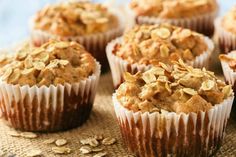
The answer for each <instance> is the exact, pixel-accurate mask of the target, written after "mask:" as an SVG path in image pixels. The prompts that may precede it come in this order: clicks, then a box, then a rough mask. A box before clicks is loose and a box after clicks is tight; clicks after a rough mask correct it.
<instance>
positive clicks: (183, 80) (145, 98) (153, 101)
mask: <svg viewBox="0 0 236 157" xmlns="http://www.w3.org/2000/svg"><path fill="white" fill-rule="evenodd" d="M124 79H125V82H124V83H122V84H121V85H120V87H119V88H118V89H117V91H116V98H117V100H118V101H119V102H120V103H121V105H122V106H124V107H125V108H127V109H129V110H132V111H134V112H137V111H141V112H160V113H161V112H166V111H167V112H176V113H181V112H183V113H190V112H195V113H198V112H199V111H207V110H209V109H211V108H212V107H213V106H214V105H216V104H219V103H221V102H223V100H224V99H226V98H228V97H230V96H232V95H233V92H232V87H231V85H226V84H225V83H224V82H223V81H221V80H218V79H217V78H216V77H215V75H214V73H213V72H210V71H207V70H206V69H204V68H203V69H194V68H192V67H191V66H187V65H186V64H184V63H183V61H182V60H179V61H178V62H176V61H175V62H174V63H173V65H172V66H169V65H166V64H164V63H160V65H159V66H154V67H152V68H151V69H150V70H148V71H146V72H144V73H141V72H138V73H136V74H135V75H131V74H129V73H125V74H124Z"/></svg>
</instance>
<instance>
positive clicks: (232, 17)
mask: <svg viewBox="0 0 236 157" xmlns="http://www.w3.org/2000/svg"><path fill="white" fill-rule="evenodd" d="M221 25H222V26H223V27H224V29H226V30H227V31H229V32H232V33H234V34H236V28H235V26H236V6H235V7H233V9H231V10H230V11H229V12H228V13H226V15H225V16H224V17H223V19H222V22H221Z"/></svg>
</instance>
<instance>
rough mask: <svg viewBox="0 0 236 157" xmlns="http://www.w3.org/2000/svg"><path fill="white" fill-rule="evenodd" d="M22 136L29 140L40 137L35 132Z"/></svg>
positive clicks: (23, 133) (25, 133)
mask: <svg viewBox="0 0 236 157" xmlns="http://www.w3.org/2000/svg"><path fill="white" fill-rule="evenodd" d="M20 136H21V137H24V138H29V139H34V138H37V137H38V135H37V134H35V133H33V132H22V133H20Z"/></svg>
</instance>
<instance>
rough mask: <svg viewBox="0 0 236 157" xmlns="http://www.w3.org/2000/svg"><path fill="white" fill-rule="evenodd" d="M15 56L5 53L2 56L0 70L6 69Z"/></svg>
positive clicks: (0, 56) (0, 55) (0, 57)
mask: <svg viewBox="0 0 236 157" xmlns="http://www.w3.org/2000/svg"><path fill="white" fill-rule="evenodd" d="M12 58H13V55H12V54H8V53H5V52H1V54H0V68H2V67H4V66H5V65H6V64H8V63H10V62H11V61H12Z"/></svg>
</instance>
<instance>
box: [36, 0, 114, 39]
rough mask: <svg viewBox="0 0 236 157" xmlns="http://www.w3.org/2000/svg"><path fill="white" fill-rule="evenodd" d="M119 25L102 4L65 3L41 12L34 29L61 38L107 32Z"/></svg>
mask: <svg viewBox="0 0 236 157" xmlns="http://www.w3.org/2000/svg"><path fill="white" fill-rule="evenodd" d="M117 25H118V19H117V17H116V16H115V15H113V14H111V13H110V12H109V11H108V9H107V8H106V7H104V6H102V5H101V4H95V3H91V2H65V3H59V4H53V5H49V6H47V7H45V8H43V9H42V10H40V11H39V12H38V13H37V14H36V16H35V18H34V26H33V27H34V29H38V30H43V31H46V32H48V33H51V34H55V35H59V36H79V35H88V34H93V33H101V32H105V31H108V30H110V29H112V28H113V27H117Z"/></svg>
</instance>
